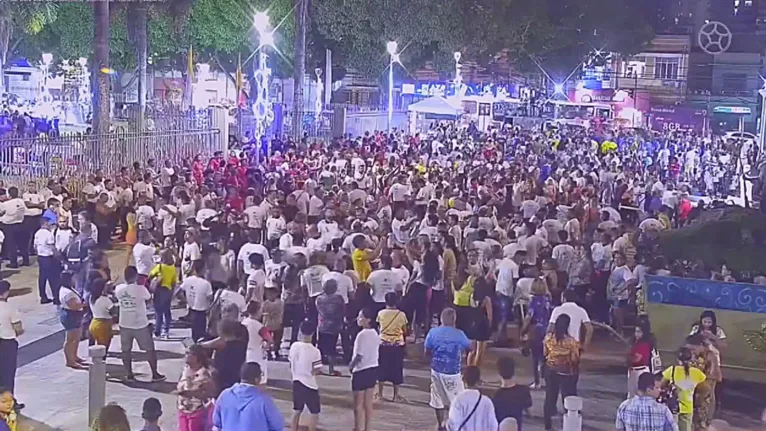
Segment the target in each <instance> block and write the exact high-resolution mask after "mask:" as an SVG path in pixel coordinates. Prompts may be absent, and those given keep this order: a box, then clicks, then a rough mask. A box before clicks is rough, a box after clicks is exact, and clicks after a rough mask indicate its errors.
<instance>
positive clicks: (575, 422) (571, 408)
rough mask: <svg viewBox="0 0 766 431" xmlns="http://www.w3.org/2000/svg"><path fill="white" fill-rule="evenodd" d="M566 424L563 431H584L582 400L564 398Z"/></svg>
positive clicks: (574, 397) (578, 398) (573, 397)
mask: <svg viewBox="0 0 766 431" xmlns="http://www.w3.org/2000/svg"><path fill="white" fill-rule="evenodd" d="M564 408H565V409H566V413H564V424H563V427H562V431H582V415H581V414H580V412H581V411H582V398H580V397H576V396H569V397H566V398H564Z"/></svg>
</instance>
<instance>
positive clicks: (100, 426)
mask: <svg viewBox="0 0 766 431" xmlns="http://www.w3.org/2000/svg"><path fill="white" fill-rule="evenodd" d="M92 430H93V431H130V422H128V415H127V414H125V409H123V408H122V407H120V406H119V405H117V404H107V405H105V406H104V407H101V411H99V412H98V417H97V418H96V420H94V421H93V427H92Z"/></svg>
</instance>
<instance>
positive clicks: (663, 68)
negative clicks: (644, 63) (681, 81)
mask: <svg viewBox="0 0 766 431" xmlns="http://www.w3.org/2000/svg"><path fill="white" fill-rule="evenodd" d="M678 63H679V61H678V59H677V58H663V57H658V58H656V59H655V60H654V79H667V80H671V79H678V68H679V64H678Z"/></svg>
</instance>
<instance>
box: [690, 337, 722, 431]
mask: <svg viewBox="0 0 766 431" xmlns="http://www.w3.org/2000/svg"><path fill="white" fill-rule="evenodd" d="M686 347H687V348H688V349H689V350H691V352H692V360H691V365H692V367H696V368H697V369H699V370H700V371H702V372H703V373H705V381H704V382H702V383H700V384H699V385H697V387H696V388H695V390H694V415H693V417H692V426H693V428H694V429H707V427H708V426H709V425H710V421H712V420H713V415H714V413H715V405H716V404H715V388H716V383H717V381H718V379H719V378H720V376H721V366H720V364H719V363H718V357H717V356H716V355H715V353H713V351H712V350H711V349H710V342H709V341H707V339H706V338H705V337H704V336H702V334H699V333H697V334H694V335H690V336H688V337H686Z"/></svg>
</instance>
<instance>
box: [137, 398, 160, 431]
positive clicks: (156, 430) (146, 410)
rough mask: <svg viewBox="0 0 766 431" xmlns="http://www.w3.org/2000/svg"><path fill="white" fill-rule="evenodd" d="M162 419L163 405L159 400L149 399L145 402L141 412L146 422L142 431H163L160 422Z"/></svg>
mask: <svg viewBox="0 0 766 431" xmlns="http://www.w3.org/2000/svg"><path fill="white" fill-rule="evenodd" d="M160 417H162V404H160V400H158V399H157V398H147V399H145V400H144V406H143V409H142V410H141V418H142V419H143V420H144V427H143V428H141V431H162V429H161V428H160V425H159V422H160Z"/></svg>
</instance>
